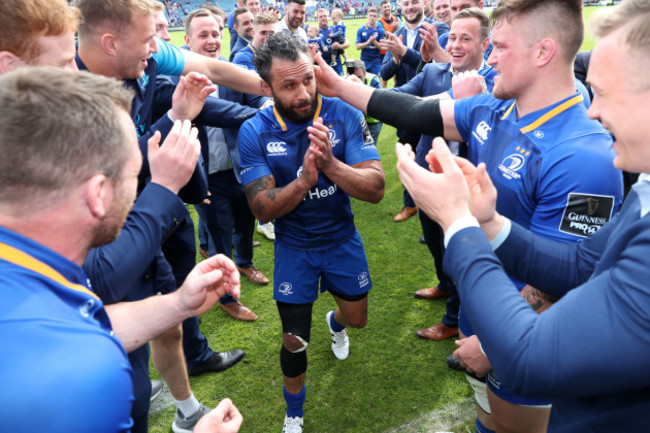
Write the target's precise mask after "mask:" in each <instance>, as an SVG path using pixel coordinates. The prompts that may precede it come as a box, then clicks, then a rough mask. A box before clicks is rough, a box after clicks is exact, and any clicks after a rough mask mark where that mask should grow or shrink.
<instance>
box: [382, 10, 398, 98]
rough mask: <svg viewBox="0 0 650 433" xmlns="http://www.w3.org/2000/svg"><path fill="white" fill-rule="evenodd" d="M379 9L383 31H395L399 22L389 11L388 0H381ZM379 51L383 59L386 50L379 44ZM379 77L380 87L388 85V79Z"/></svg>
mask: <svg viewBox="0 0 650 433" xmlns="http://www.w3.org/2000/svg"><path fill="white" fill-rule="evenodd" d="M380 11H381V17H380V18H379V22H380V23H381V25H382V26H383V27H384V33H388V32H391V33H395V32H396V31H397V29H399V25H400V22H399V20H398V19H397V18H396V17H394V16H393V15H392V13H391V3H390V0H382V1H381V6H380ZM379 52H380V53H381V59H382V61H383V60H384V57H385V56H386V50H384V49H382V48H381V46H380V49H379ZM379 78H380V80H381V87H382V88H386V86H387V85H388V80H384V79H383V78H381V77H379Z"/></svg>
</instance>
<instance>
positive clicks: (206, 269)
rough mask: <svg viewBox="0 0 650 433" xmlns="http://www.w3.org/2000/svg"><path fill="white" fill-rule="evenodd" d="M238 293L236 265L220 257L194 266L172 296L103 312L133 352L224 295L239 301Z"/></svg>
mask: <svg viewBox="0 0 650 433" xmlns="http://www.w3.org/2000/svg"><path fill="white" fill-rule="evenodd" d="M239 291H240V286H239V272H237V268H236V267H235V264H234V263H233V262H232V260H230V259H229V258H227V257H226V256H224V255H222V254H219V255H216V256H213V257H210V258H209V259H207V260H204V261H202V262H201V263H199V264H198V265H196V266H195V267H194V269H193V270H192V272H190V274H189V275H188V276H187V279H186V280H185V282H184V283H183V285H182V286H181V287H180V288H179V289H178V290H177V291H175V292H173V293H170V294H168V295H162V296H150V297H149V298H146V299H143V300H141V301H137V302H120V303H117V304H112V305H106V306H105V309H106V313H107V314H108V317H109V318H110V320H111V324H112V325H113V331H114V333H115V336H116V337H117V338H119V339H120V340H121V342H122V345H123V346H124V349H125V350H126V351H127V352H132V351H133V350H135V349H137V348H138V347H140V346H142V345H143V344H146V343H147V342H148V341H149V340H151V339H152V338H154V337H156V336H158V335H160V334H161V333H163V332H164V331H166V330H168V329H170V328H171V327H173V326H175V325H177V324H179V323H180V322H182V321H183V320H185V319H187V318H188V317H193V316H198V315H201V314H203V313H205V312H206V311H208V310H209V309H210V308H212V306H213V305H214V304H215V303H216V302H217V301H218V300H219V298H220V297H222V296H223V295H225V294H226V293H231V294H232V295H233V296H234V297H235V299H237V298H239Z"/></svg>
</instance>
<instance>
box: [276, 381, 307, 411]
mask: <svg viewBox="0 0 650 433" xmlns="http://www.w3.org/2000/svg"><path fill="white" fill-rule="evenodd" d="M282 391H283V392H284V401H286V402H287V416H288V417H289V418H294V417H296V416H299V417H302V416H303V411H302V405H303V404H304V403H305V398H306V397H307V387H306V386H304V385H303V387H302V391H300V392H299V393H298V394H291V393H289V392H287V390H286V389H285V388H284V387H282Z"/></svg>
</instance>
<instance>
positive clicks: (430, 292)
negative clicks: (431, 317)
mask: <svg viewBox="0 0 650 433" xmlns="http://www.w3.org/2000/svg"><path fill="white" fill-rule="evenodd" d="M415 297H416V298H420V299H428V300H429V301H433V300H434V299H442V298H448V297H449V292H445V291H444V290H440V289H439V288H438V286H436V287H429V288H426V289H420V290H417V291H416V292H415Z"/></svg>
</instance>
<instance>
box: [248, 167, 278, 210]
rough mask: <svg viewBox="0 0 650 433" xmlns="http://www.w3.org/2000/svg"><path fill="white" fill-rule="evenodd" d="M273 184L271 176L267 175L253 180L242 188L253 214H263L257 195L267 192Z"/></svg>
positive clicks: (262, 205) (261, 204) (262, 206)
mask: <svg viewBox="0 0 650 433" xmlns="http://www.w3.org/2000/svg"><path fill="white" fill-rule="evenodd" d="M273 183H274V182H273V176H271V175H269V176H264V177H260V178H259V179H256V180H254V181H253V182H251V183H249V184H248V185H246V187H245V188H244V189H245V191H246V199H248V203H249V204H250V207H251V210H253V212H254V213H256V214H258V215H261V214H263V213H264V204H263V203H262V200H261V198H260V197H259V196H258V194H259V193H260V192H262V191H265V190H267V189H268V188H269V186H270V185H272V184H273Z"/></svg>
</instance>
